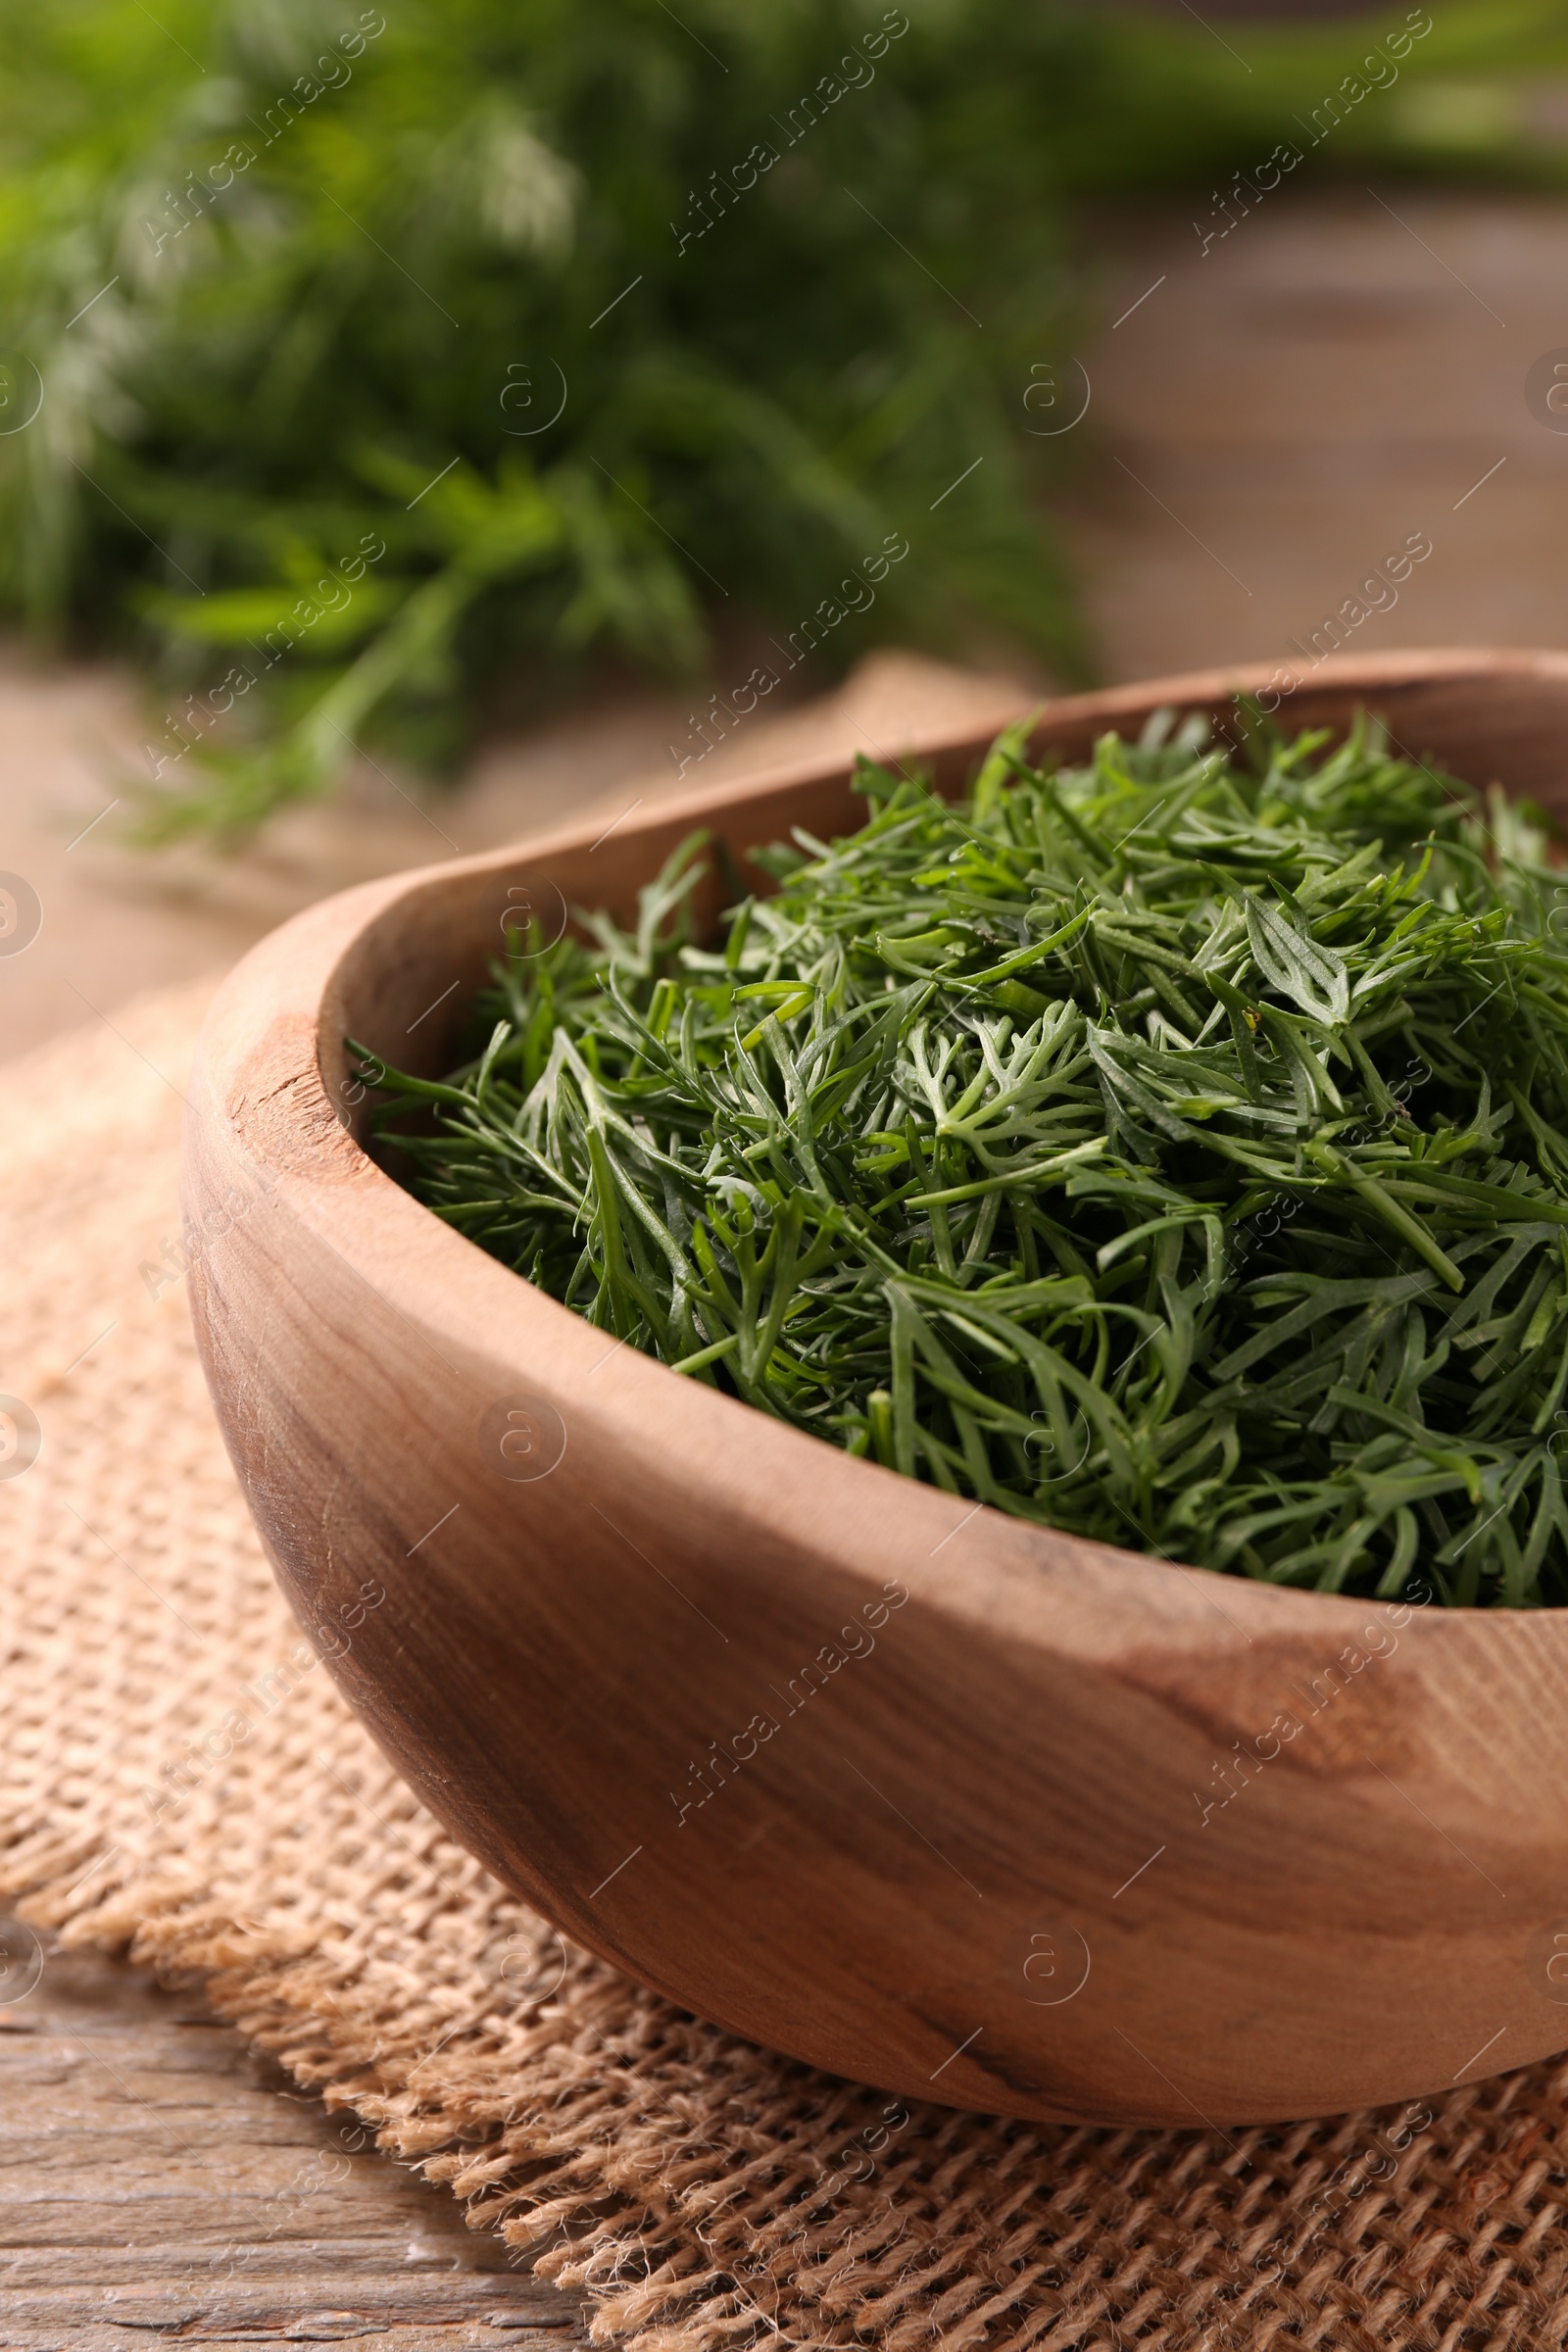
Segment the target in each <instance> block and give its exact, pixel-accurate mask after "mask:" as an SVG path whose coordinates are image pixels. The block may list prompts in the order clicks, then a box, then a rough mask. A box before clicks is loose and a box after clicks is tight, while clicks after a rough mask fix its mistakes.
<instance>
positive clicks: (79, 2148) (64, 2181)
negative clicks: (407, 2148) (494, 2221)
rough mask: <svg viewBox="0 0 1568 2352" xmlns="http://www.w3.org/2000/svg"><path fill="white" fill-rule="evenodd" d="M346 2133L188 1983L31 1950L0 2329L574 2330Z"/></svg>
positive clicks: (493, 2335) (4, 2037)
mask: <svg viewBox="0 0 1568 2352" xmlns="http://www.w3.org/2000/svg"><path fill="white" fill-rule="evenodd" d="M24 1933H25V1932H24ZM363 2140H364V2135H363V2134H362V2133H361V2132H360V2131H359V2130H358V2128H357V2127H356V2126H355V2123H354V2120H353V2118H352V2117H350V2116H345V2115H341V2114H338V2115H329V2114H328V2113H327V2112H326V2110H325V2108H324V2107H323V2106H322V2104H321V2102H320V2101H319V2099H316V2098H311V2097H307V2096H305V2095H303V2094H302V2093H301V2092H300V2091H298V2090H297V2089H296V2088H295V2087H294V2086H293V2085H292V2083H291V2082H289V2079H288V2077H287V2076H286V2075H284V2074H283V2073H282V2071H281V2070H280V2069H278V2068H277V2067H275V2066H273V2065H271V2064H270V2062H269V2061H267V2060H266V2059H262V2058H257V2057H254V2056H252V2055H250V2054H248V2053H247V2051H246V2049H245V2046H244V2044H243V2042H242V2041H241V2039H240V2036H239V2035H238V2034H236V2033H234V2032H233V2031H231V2029H229V2028H228V2027H226V2026H224V2025H222V2024H221V2023H220V2022H219V2021H218V2020H217V2019H216V2018H215V2017H214V2016H213V2014H212V2012H211V2011H210V2010H209V2009H208V2008H207V2007H206V2005H205V2003H204V2002H203V2001H202V1999H201V1997H200V1995H199V1994H197V1993H194V1992H190V1991H169V1990H166V1989H162V1988H160V1987H159V1985H157V1984H156V1983H155V1982H154V1980H153V1979H152V1977H151V1976H150V1975H149V1974H148V1973H147V1972H146V1971H144V1970H140V1969H132V1968H128V1967H125V1966H123V1965H121V1964H119V1963H117V1962H114V1961H111V1960H106V1959H102V1958H99V1957H97V1956H95V1955H91V1954H79V1953H62V1952H56V1951H51V1952H49V1953H48V1954H47V1956H46V1957H45V1959H44V1965H43V1973H42V1976H41V1978H40V1979H39V1982H38V1984H37V1986H36V1988H35V1989H34V1990H33V1991H31V1992H30V1993H28V1994H27V1995H26V1997H25V1999H22V2000H19V2001H17V2002H16V2003H15V2004H14V2005H13V2006H11V2007H10V2008H7V2009H0V2344H3V2345H5V2346H6V2347H8V2348H9V2347H16V2348H17V2352H55V2348H57V2347H58V2352H111V2347H113V2348H114V2352H125V2348H126V2347H127V2346H133V2345H135V2344H136V2343H137V2342H139V2341H145V2340H146V2338H147V2336H148V2334H149V2333H157V2334H159V2335H161V2336H163V2337H164V2338H165V2339H166V2340H171V2339H172V2340H174V2341H177V2342H180V2343H191V2344H201V2345H204V2346H209V2347H213V2346H228V2345H236V2346H237V2345H241V2344H251V2345H254V2344H257V2343H273V2342H284V2343H317V2342H336V2341H339V2340H354V2341H356V2342H358V2343H361V2344H364V2345H366V2346H373V2347H384V2348H385V2352H446V2348H447V2347H449V2346H450V2347H453V2348H454V2352H456V2347H458V2346H466V2345H477V2344H489V2345H495V2344H497V2343H499V2342H503V2341H504V2342H507V2343H521V2344H526V2343H527V2342H528V2341H529V2340H530V2339H532V2340H533V2341H534V2342H535V2344H536V2345H538V2346H540V2347H544V2346H549V2347H550V2348H551V2352H557V2348H560V2352H567V2347H571V2346H576V2345H580V2344H581V2343H583V2341H584V2340H585V2338H584V2335H583V2330H582V2326H581V2318H580V2313H579V2309H578V2305H577V2303H576V2301H575V2299H574V2298H572V2297H569V2296H565V2295H563V2294H560V2293H558V2292H557V2290H556V2289H555V2288H554V2287H553V2286H550V2285H548V2284H545V2283H542V2282H540V2281H537V2280H535V2279H533V2278H530V2277H529V2276H528V2275H527V2273H526V2271H523V2270H519V2269H515V2268H513V2267H511V2266H510V2264H509V2259H508V2254H507V2250H506V2249H505V2248H504V2247H502V2246H501V2245H499V2244H498V2243H497V2242H496V2241H495V2240H494V2239H493V2238H490V2237H489V2236H487V2235H480V2234H478V2233H476V2232H473V2231H470V2230H469V2229H467V2228H466V2225H465V2223H464V2221H463V2218H462V2213H461V2210H460V2208H459V2206H458V2204H457V2201H456V2199H455V2198H453V2196H452V2195H451V2194H450V2192H449V2191H448V2190H446V2189H444V2188H435V2187H430V2186H428V2185H427V2184H425V2183H424V2182H423V2181H421V2180H419V2179H418V2178H417V2175H415V2174H414V2173H412V2172H410V2171H409V2170H407V2169H406V2168H405V2167H404V2166H402V2165H399V2164H395V2163H393V2162H392V2161H390V2160H389V2159H388V2158H385V2157H382V2156H378V2155H376V2154H375V2152H374V2150H373V2149H372V2148H369V2147H368V2144H366V2145H365V2146H364V2148H363V2152H362V2144H361V2143H362V2142H363ZM497 2330H501V2331H503V2332H501V2333H500V2334H498V2333H497V2332H496V2331H497Z"/></svg>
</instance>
